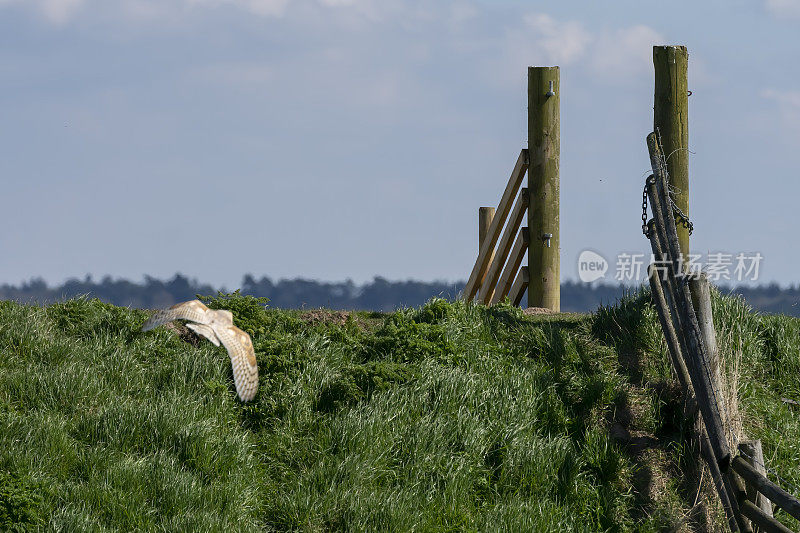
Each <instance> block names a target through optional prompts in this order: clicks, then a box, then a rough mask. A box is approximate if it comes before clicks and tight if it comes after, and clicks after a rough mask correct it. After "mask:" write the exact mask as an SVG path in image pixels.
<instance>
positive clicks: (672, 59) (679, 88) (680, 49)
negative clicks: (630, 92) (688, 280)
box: [653, 46, 689, 265]
mask: <svg viewBox="0 0 800 533" xmlns="http://www.w3.org/2000/svg"><path fill="white" fill-rule="evenodd" d="M688 64H689V52H688V51H687V50H686V47H685V46H654V47H653V65H654V67H655V98H654V105H653V111H654V120H653V126H654V128H653V131H655V132H656V135H658V137H659V139H658V140H659V143H660V144H661V150H662V151H663V153H664V156H665V157H666V159H667V172H668V173H669V184H670V187H671V188H672V189H673V193H674V195H673V197H674V198H675V204H676V205H677V206H678V208H679V209H680V210H681V211H683V213H684V214H685V215H686V216H687V217H688V216H689V151H688V149H689V91H688V82H687V76H686V70H687V67H688ZM678 242H679V243H680V246H681V254H682V255H683V257H684V262H683V264H684V265H685V264H686V263H687V262H686V259H687V258H688V255H689V230H688V229H687V228H685V227H683V226H681V225H678Z"/></svg>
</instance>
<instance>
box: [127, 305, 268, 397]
mask: <svg viewBox="0 0 800 533" xmlns="http://www.w3.org/2000/svg"><path fill="white" fill-rule="evenodd" d="M179 319H180V320H188V321H189V322H188V323H187V324H186V327H187V328H189V329H191V330H192V331H194V332H195V333H197V334H199V335H202V336H203V337H205V338H206V339H208V340H210V341H211V342H213V343H214V345H215V346H219V344H220V342H221V343H222V345H223V346H225V349H226V350H228V355H229V356H230V357H231V365H232V366H233V382H234V383H235V384H236V392H237V393H238V394H239V398H241V400H242V401H243V402H249V401H250V400H252V399H253V397H254V396H255V395H256V389H258V366H256V354H255V351H254V350H253V342H252V341H251V340H250V335H248V334H247V333H245V332H244V331H242V330H241V329H239V328H237V327H236V326H234V325H233V314H232V313H231V312H230V311H226V310H224V309H222V310H215V309H209V308H208V307H206V306H205V305H203V304H202V302H200V300H192V301H190V302H183V303H179V304H175V305H173V306H172V307H170V308H169V309H164V310H163V311H156V312H155V314H153V316H151V317H150V318H149V319H148V320H147V322H145V323H144V325H143V326H142V331H149V330H151V329H153V328H155V327H157V326H160V325H162V324H166V323H168V322H172V321H173V320H179Z"/></svg>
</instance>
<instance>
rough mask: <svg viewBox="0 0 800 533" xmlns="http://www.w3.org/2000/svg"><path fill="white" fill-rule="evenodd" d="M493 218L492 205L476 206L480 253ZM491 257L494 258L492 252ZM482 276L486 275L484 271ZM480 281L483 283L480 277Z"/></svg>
mask: <svg viewBox="0 0 800 533" xmlns="http://www.w3.org/2000/svg"><path fill="white" fill-rule="evenodd" d="M493 218H494V207H479V208H478V253H481V248H482V247H483V241H485V240H486V235H487V234H488V233H489V227H490V226H491V225H492V219H493ZM492 259H494V253H492ZM489 262H490V263H491V259H490V260H489ZM483 277H486V273H485V272H484V275H483ZM481 283H483V279H481Z"/></svg>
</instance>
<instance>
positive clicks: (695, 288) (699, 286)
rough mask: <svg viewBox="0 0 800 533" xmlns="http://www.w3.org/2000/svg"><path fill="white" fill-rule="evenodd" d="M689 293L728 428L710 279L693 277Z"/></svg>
mask: <svg viewBox="0 0 800 533" xmlns="http://www.w3.org/2000/svg"><path fill="white" fill-rule="evenodd" d="M679 236H680V234H679ZM689 291H690V292H691V293H692V305H693V306H694V310H695V313H697V322H698V324H699V325H700V331H701V333H702V334H703V344H704V345H705V348H706V361H707V363H708V368H709V371H710V372H711V385H712V386H713V387H714V390H715V391H716V396H717V400H718V401H719V402H720V404H721V405H720V406H719V407H720V412H719V414H720V415H721V416H722V425H723V426H727V425H728V407H727V403H726V400H727V398H725V397H723V395H722V394H723V391H722V374H721V372H720V360H719V349H718V348H717V332H716V330H715V329H714V315H713V313H712V312H711V284H710V283H709V282H708V277H707V276H706V275H705V274H704V273H702V274H700V275H698V276H692V278H691V279H690V280H689Z"/></svg>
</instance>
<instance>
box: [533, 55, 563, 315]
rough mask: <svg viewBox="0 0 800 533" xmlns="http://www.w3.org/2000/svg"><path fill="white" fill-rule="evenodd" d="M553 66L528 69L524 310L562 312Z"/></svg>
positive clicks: (556, 72) (557, 118)
mask: <svg viewBox="0 0 800 533" xmlns="http://www.w3.org/2000/svg"><path fill="white" fill-rule="evenodd" d="M560 93H561V83H560V76H559V68H558V67H529V68H528V157H529V158H530V160H529V165H528V191H529V194H530V201H529V202H528V205H529V207H528V228H529V231H530V237H529V239H528V242H529V245H528V246H529V247H528V273H529V279H530V281H529V285H528V307H545V308H547V309H551V310H553V311H560V310H561V285H560V284H561V262H560V250H561V247H560V242H561V241H560V237H559V227H560V223H559V209H560V208H559V160H560V153H561V122H560V102H561V100H560V98H561V97H560Z"/></svg>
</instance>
